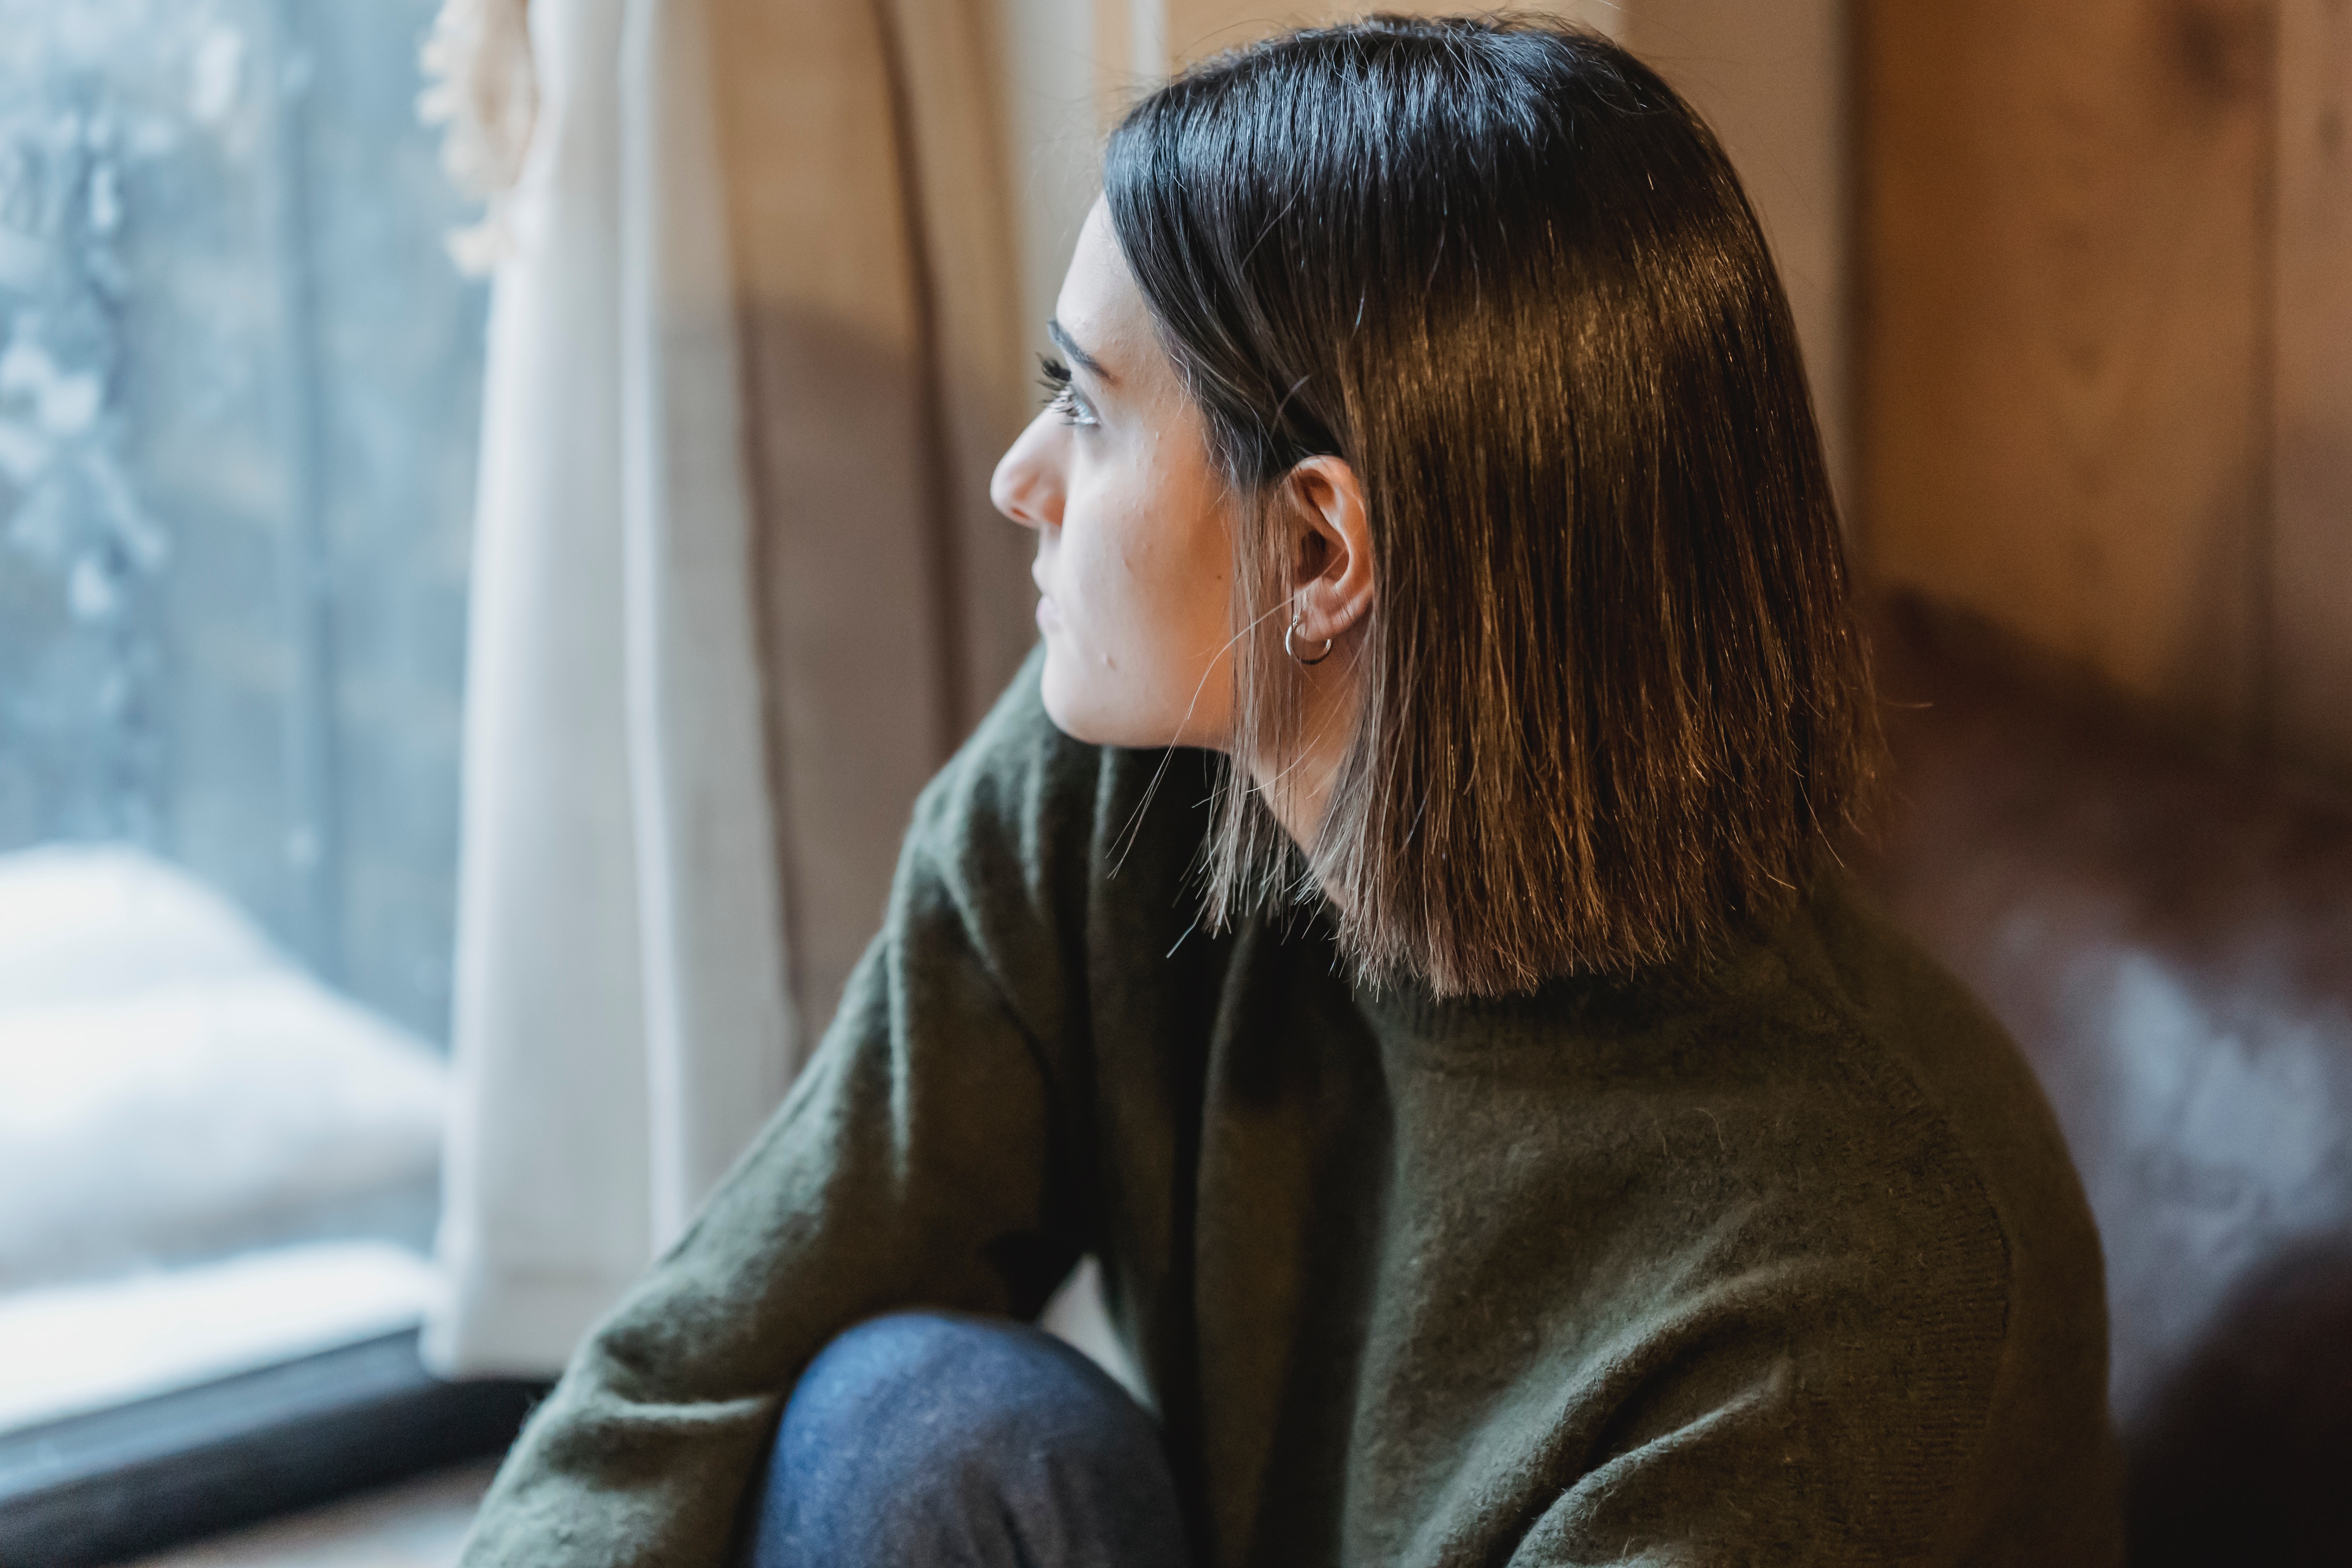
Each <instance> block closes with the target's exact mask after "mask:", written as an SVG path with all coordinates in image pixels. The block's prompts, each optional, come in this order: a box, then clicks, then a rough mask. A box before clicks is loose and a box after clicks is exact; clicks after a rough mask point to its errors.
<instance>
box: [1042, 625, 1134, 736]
mask: <svg viewBox="0 0 2352 1568" xmlns="http://www.w3.org/2000/svg"><path fill="white" fill-rule="evenodd" d="M1069 663H1070V654H1069V651H1068V650H1067V649H1066V648H1064V647H1058V646H1056V644H1055V639H1054V638H1051V637H1048V638H1047V639H1046V641H1045V675H1044V677H1043V679H1041V680H1040V681H1039V691H1040V695H1041V696H1042V697H1043V698H1044V699H1045V717H1046V718H1048V719H1051V720H1052V721H1054V728H1055V729H1056V730H1059V731H1061V732H1062V733H1063V734H1065V735H1067V736H1068V737H1069V738H1070V739H1071V740H1073V741H1083V742H1086V743H1087V744H1088V745H1090V746H1102V745H1110V744H1114V743H1115V742H1112V740H1111V739H1110V737H1109V736H1108V734H1107V733H1105V732H1104V726H1103V723H1102V721H1103V718H1104V715H1103V713H1102V711H1101V710H1100V704H1099V702H1098V701H1097V700H1089V699H1090V698H1091V697H1092V695H1093V694H1091V693H1089V692H1087V690H1086V689H1084V685H1083V683H1082V682H1080V681H1077V680H1074V679H1072V678H1071V673H1070V669H1069Z"/></svg>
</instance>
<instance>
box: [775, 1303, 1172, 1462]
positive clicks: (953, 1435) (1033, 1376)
mask: <svg viewBox="0 0 2352 1568" xmlns="http://www.w3.org/2000/svg"><path fill="white" fill-rule="evenodd" d="M1158 1441H1159V1439H1158V1434H1157V1433H1156V1431H1155V1430H1154V1429H1153V1427H1152V1425H1151V1422H1150V1418H1149V1417H1148V1416H1146V1415H1144V1414H1143V1412H1142V1411H1141V1410H1140V1409H1139V1408H1138V1407H1137V1406H1136V1405H1135V1404H1134V1402H1133V1401H1132V1400H1130V1399H1129V1398H1128V1397H1127V1395H1126V1394H1125V1393H1124V1392H1123V1391H1121V1390H1120V1388H1119V1387H1118V1384H1115V1383H1113V1382H1111V1380H1110V1378H1109V1377H1108V1374H1106V1373H1103V1372H1102V1371H1101V1369H1099V1368H1098V1367H1097V1366H1095V1365H1094V1363H1091V1362H1089V1361H1087V1359H1086V1358H1085V1357H1084V1356H1083V1355H1081V1354H1080V1353H1079V1352H1076V1350H1073V1349H1072V1348H1071V1347H1070V1346H1068V1345H1066V1344H1065V1343H1063V1342H1061V1341H1059V1340H1056V1339H1055V1338H1054V1337H1053V1336H1051V1335H1049V1334H1047V1333H1045V1332H1044V1331H1041V1330H1038V1329H1034V1328H1032V1327H1030V1326H1029V1325H1027V1324H1025V1323H1016V1322H1012V1321H1005V1320H997V1319H987V1318H973V1317H966V1316H962V1315H960V1314H957V1313H952V1312H940V1311H905V1312H892V1313H889V1314H887V1316H884V1317H879V1318H873V1319H869V1320H867V1321H865V1322H862V1323H859V1324H857V1325H856V1327H854V1328H851V1329H847V1330H845V1331H843V1332H842V1333H841V1334H840V1335H839V1336H838V1337H836V1338H835V1340H834V1341H833V1342H831V1343H830V1344H828V1345H826V1346H825V1348H824V1350H823V1351H822V1352H819V1353H818V1355H817V1357H816V1359H815V1360H814V1361H812V1362H811V1363H809V1365H808V1370H807V1371H806V1372H804V1373H802V1375H801V1380H800V1383H799V1384H798V1385H797V1386H796V1387H795V1388H794V1389H793V1395H792V1399H791V1402H790V1403H789V1404H788V1405H786V1406H785V1410H784V1417H783V1425H782V1431H781V1432H780V1434H779V1447H780V1449H791V1450H794V1451H796V1452H798V1453H800V1454H803V1455H808V1456H811V1457H814V1455H817V1454H827V1455H833V1456H839V1457H842V1458H847V1457H849V1456H852V1455H855V1456H856V1457H857V1458H858V1460H859V1462H860V1464H861V1468H864V1469H865V1471H866V1476H867V1477H868V1478H869V1479H874V1480H879V1479H883V1478H884V1477H885V1476H887V1475H889V1474H893V1473H896V1474H901V1475H909V1476H917V1477H924V1478H929V1479H932V1480H937V1479H939V1478H940V1477H942V1476H943V1475H946V1474H950V1473H955V1472H961V1471H966V1470H968V1469H970V1468H972V1467H975V1466H977V1467H981V1468H987V1467H991V1466H994V1465H998V1464H1002V1463H1004V1462H1007V1461H1010V1460H1013V1459H1016V1458H1033V1457H1034V1456H1036V1455H1038V1454H1039V1453H1040V1452H1041V1451H1042V1450H1046V1449H1056V1448H1066V1447H1074V1446H1075V1447H1080V1448H1082V1449H1087V1450H1092V1451H1095V1452H1097V1453H1101V1454H1104V1455H1105V1456H1106V1457H1110V1456H1115V1455H1118V1454H1121V1453H1139V1452H1140V1451H1142V1450H1144V1449H1153V1450H1156V1448H1157V1446H1158ZM779 1457H780V1458H782V1454H781V1453H780V1455H779Z"/></svg>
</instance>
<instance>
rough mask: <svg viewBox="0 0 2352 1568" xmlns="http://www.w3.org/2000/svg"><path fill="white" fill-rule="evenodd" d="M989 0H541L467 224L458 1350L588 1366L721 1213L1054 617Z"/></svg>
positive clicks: (448, 1339) (499, 69)
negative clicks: (482, 392) (596, 1322)
mask: <svg viewBox="0 0 2352 1568" xmlns="http://www.w3.org/2000/svg"><path fill="white" fill-rule="evenodd" d="M503 3H505V4H506V5H509V7H511V6H512V3H513V0H503ZM499 4H501V0H454V4H453V9H455V8H457V5H465V6H467V7H470V8H474V9H480V8H482V7H486V6H491V7H494V6H496V5H499ZM991 15H992V12H991V10H990V8H989V7H988V6H987V5H985V4H979V3H972V0H873V3H851V4H832V5H826V4H818V3H815V0H537V3H536V4H533V5H530V7H529V12H528V18H529V33H528V41H529V48H530V60H529V62H528V65H529V67H530V69H529V71H528V73H527V79H531V80H534V81H535V84H536V111H535V116H534V117H533V119H532V121H531V124H530V135H529V142H528V151H527V153H525V154H524V155H523V156H522V157H521V158H520V165H519V169H520V172H519V174H518V175H517V177H516V179H515V182H514V184H513V186H512V188H511V189H510V190H506V191H504V192H502V193H501V194H500V195H499V199H498V202H497V212H498V221H497V223H496V224H495V225H494V226H492V228H491V230H490V231H488V232H487V233H484V232H481V231H478V233H477V234H476V235H475V236H474V237H472V239H471V243H472V244H473V245H474V246H475V247H477V248H478V251H479V252H481V253H485V254H489V255H494V256H495V257H496V266H497V276H496V281H495V292H494V299H493V304H492V311H491V324H490V343H489V356H488V385H487V392H486V407H485V414H484V430H483V451H482V474H481V484H480V494H479V500H478V519H477V536H476V544H475V551H476V557H475V575H474V589H473V592H474V601H473V608H472V632H471V637H472V642H471V662H470V665H469V668H468V677H467V679H468V685H467V759H466V773H465V822H464V847H463V864H462V868H461V879H460V880H461V888H460V910H459V936H458V962H457V980H456V985H457V1002H456V1019H455V1026H454V1038H455V1052H456V1061H457V1084H458V1094H457V1101H458V1103H457V1110H456V1112H455V1116H454V1125H453V1126H452V1128H451V1131H450V1137H449V1157H448V1168H447V1181H446V1200H445V1202H446V1207H445V1213H444V1218H443V1226H442V1239H441V1254H442V1261H443V1264H444V1267H445V1269H446V1276H447V1281H448V1290H447V1297H446V1301H445V1302H444V1303H443V1305H442V1307H441V1308H440V1310H438V1311H437V1312H436V1316H435V1317H434V1319H433V1321H432V1322H431V1323H430V1324H429V1326H428V1332H427V1336H426V1349H427V1353H428V1356H429V1357H430V1358H431V1359H432V1361H433V1362H434V1363H435V1364H436V1366H437V1367H438V1368H440V1369H442V1370H445V1371H447V1372H450V1373H547V1372H551V1371H553V1370H554V1369H555V1368H557V1367H559V1366H560V1365H561V1364H562V1362H563V1360H564V1358H565V1357H566V1356H567V1355H568V1354H569V1352H570V1351H571V1348H572V1344H573V1343H574V1342H576V1341H577V1339H578V1337H579V1335H580V1333H581V1331H583V1329H584V1328H585V1327H586V1326H587V1325H588V1324H589V1323H590V1322H591V1321H593V1319H594V1318H595V1317H596V1316H597V1315H598V1314H599V1313H601V1312H602V1311H603V1310H604V1308H605V1307H606V1306H608V1305H609V1304H610V1303H611V1301H612V1300H614V1297H616V1296H617V1295H618V1293H619V1292H620V1291H621V1290H622V1289H625V1287H626V1285H627V1284H628V1282H629V1281H630V1280H632V1279H635V1277H636V1276H637V1275H638V1274H639V1273H640V1272H642V1270H643V1269H644V1268H645V1266H646V1263H647V1262H648V1260H649V1259H650V1258H652V1257H653V1256H654V1254H655V1253H656V1251H658V1250H659V1249H660V1248H661V1247H664V1246H666V1245H667V1243H668V1241H669V1240H671V1239H672V1238H673V1237H675V1236H676V1235H677V1232H678V1231H679V1230H680V1229H681V1228H682V1227H683V1226H684V1225H685V1224H686V1222H687V1221H688V1219H689V1218H690V1217H691V1215H692V1214H693V1212H694V1210H695V1208H696V1207H697V1205H698V1204H699V1203H700V1201H701V1199H702V1197H703V1195H704V1194H706V1193H707V1192H708V1191H709V1188H710V1186H711V1185H712V1184H714V1183H715V1182H716V1181H717V1180H718V1178H719V1175H720V1174H722V1173H723V1172H724V1170H725V1169H726V1166H727V1164H728V1163H729V1162H730V1161H731V1160H732V1159H733V1158H734V1156H735V1154H736V1153H737V1152H739V1151H740V1149H741V1147H742V1146H743V1145H744V1143H745V1142H748V1141H749V1139H750V1137H751V1133H752V1132H753V1131H755V1130H756V1128H757V1127H758V1125H759V1124H760V1123H761V1121H763V1120H764V1119H765V1118H766V1116H767V1115H768V1113H769V1112H770V1111H771V1110H772V1109H773V1108H774V1106H775V1105H776V1104H777V1102H778V1101H779V1100H781V1099H782V1094H783V1092H784V1089H785V1088H786V1087H787V1085H788V1083H789V1081H790V1079H791V1075H792V1072H793V1068H794V1067H795V1066H796V1065H797V1062H798V1059H799V1057H800V1055H801V1054H802V1051H803V1048H804V1046H805V1045H806V1044H807V1043H809V1042H810V1041H811V1040H812V1039H813V1037H814V1031H815V1029H816V1028H818V1027H821V1026H822V1025H823V1024H824V1021H825V1020H826V1018H827V1017H828V1016H829V1015H830V1013H831V1011H832V1007H833V1005H834V1001H835V997H836V996H837V995H838V994H839V992H840V989H841V985H842V983H843V981H844V979H845V976H846V974H847V972H848V969H849V967H850V965H851V964H852V963H854V962H855V961H856V955H857V952H859V951H860V949H861V948H862V947H863V946H864V944H865V942H866V940H867V938H868V937H869V936H870V935H871V933H872V932H873V931H874V929H875V927H876V926H877V922H878V921H879V918H880V914H881V910H882V904H883V900H884V898H885V896H886V894H887V888H888V882H889V876H890V871H891V868H892V866H893V864H894V862H895V859H896V855H897V847H898V837H899V835H900V833H901V831H902V830H903V828H904V826H905V823H906V818H907V813H908V809H909V807H910V806H911V805H912V803H913V799H914V796H915V794H916V793H917V791H918V790H919V788H920V787H921V785H922V783H923V782H924V780H925V779H927V778H928V777H929V774H930V773H931V772H932V771H933V770H934V769H936V768H937V767H938V765H939V764H940V762H941V761H943V760H944V758H945V756H946V755H947V752H949V751H950V749H951V748H952V746H953V745H954V743H955V742H956V741H957V740H958V739H959V738H960V737H961V735H962V733H963V732H964V731H966V730H967V729H968V728H969V726H970V725H971V722H972V721H974V720H975V719H976V718H977V716H978V714H979V712H980V711H981V710H982V707H983V706H984V704H985V703H986V701H987V700H990V699H991V698H992V696H993V694H994V692H995V691H996V689H998V688H999V687H1001V685H1002V684H1003V681H1004V680H1005V679H1007V678H1008V677H1009V675H1010V674H1011V672H1012V669H1013V667H1014V666H1015V665H1016V664H1017V663H1018V661H1019V659H1020V657H1021V655H1022V653H1023V651H1024V649H1025V647H1027V645H1028V642H1029V640H1030V638H1031V637H1032V635H1033V634H1032V630H1031V623H1030V618H1029V611H1030V595H1029V594H1028V592H1027V583H1026V577H1025V568H1024V561H1025V557H1026V550H1025V542H1024V540H1023V538H1022V537H1021V535H1020V533H1019V531H1017V530H1014V529H1013V528H1012V527H1011V526H1010V525H1008V524H1006V523H1004V522H1003V521H1002V520H1000V519H997V518H996V517H995V516H994V515H993V513H992V512H991V511H990V510H989V509H988V505H987V500H986V490H987V475H988V470H989V468H990V466H991V465H992V463H993V460H994V458H995V456H996V454H997V452H998V451H999V450H1001V449H1002V447H1003V443H1004V442H1005V441H1006V440H1007V439H1009V438H1010V437H1011V435H1012V434H1013V431H1014V430H1015V429H1016V428H1017V427H1018V425H1019V423H1020V421H1021V419H1022V418H1023V417H1024V406H1025V403H1026V395H1025V385H1024V383H1025V379H1026V378H1025V376H1024V372H1023V362H1022V357H1021V353H1020V351H1021V348H1022V334H1021V333H1020V331H1019V330H1018V327H1017V324H1016V323H1017V317H1016V303H1015V301H1016V297H1017V286H1016V282H1015V263H1014V257H1013V246H1012V239H1011V235H1012V231H1013V224H1012V221H1011V218H1010V216H1009V215H1008V214H1007V211H1006V207H1007V200H1006V198H1007V193H1008V184H1007V182H1006V181H1005V179H1004V178H1003V156H1002V145H1001V137H1000V131H999V123H998V117H999V113H1000V108H999V105H998V103H997V101H996V92H995V85H994V84H995V83H996V81H997V74H996V71H995V69H994V53H993V39H992V30H991V27H990V25H989V21H988V18H989V17H990V16H991ZM513 36H516V35H514V33H513V31H512V30H511V29H501V28H499V27H497V26H474V27H472V28H471V29H470V30H468V29H464V28H457V29H447V30H445V34H444V38H445V40H446V44H447V47H449V48H450V49H451V50H453V51H457V53H458V55H459V58H444V59H443V60H442V61H440V62H439V64H440V67H441V68H442V70H443V71H444V73H445V75H446V76H447V77H448V78H449V79H451V80H452V81H453V83H454V82H463V81H467V80H473V81H481V80H489V81H492V82H501V83H503V82H510V81H512V80H514V79H516V78H515V77H514V75H513V73H512V72H511V71H510V70H509V69H508V68H506V67H505V66H503V65H500V64H499V63H498V62H490V63H489V64H488V66H485V65H484V64H483V62H481V61H480V60H479V59H478V58H477V59H472V60H469V59H467V58H463V54H462V51H463V48H464V47H465V45H466V41H467V39H469V38H470V39H472V40H476V41H478V43H479V47H497V44H498V40H499V38H500V37H513Z"/></svg>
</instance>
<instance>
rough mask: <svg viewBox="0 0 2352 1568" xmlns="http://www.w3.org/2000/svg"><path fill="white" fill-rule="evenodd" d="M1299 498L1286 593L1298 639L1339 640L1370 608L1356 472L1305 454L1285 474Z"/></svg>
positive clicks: (1368, 549) (1368, 541) (1364, 521)
mask: <svg viewBox="0 0 2352 1568" xmlns="http://www.w3.org/2000/svg"><path fill="white" fill-rule="evenodd" d="M1284 483H1286V485H1288V486H1289V487H1290V490H1291V494H1292V496H1293V498H1294V499H1296V500H1297V503H1298V505H1297V515H1298V529H1299V535H1298V553H1297V560H1296V563H1295V565H1294V567H1293V572H1294V576H1293V578H1292V580H1291V584H1290V591H1291V593H1292V595H1294V598H1295V602H1296V604H1297V611H1298V635H1299V637H1301V638H1302V639H1305V640H1307V641H1312V642H1318V643H1319V642H1322V641H1323V640H1325V639H1326V638H1330V639H1332V640H1335V641H1336V640H1337V639H1338V638H1339V637H1344V636H1346V635H1347V634H1348V633H1349V631H1351V630H1353V629H1354V627H1355V626H1356V625H1357V624H1358V623H1359V622H1360V621H1361V620H1362V619H1363V618H1364V615H1365V613H1366V612H1367V611H1369V610H1370V608H1371V607H1372V590H1373V583H1372V531H1371V519H1370V517H1369V516H1368V515H1367V514H1366V512H1365V510H1364V491H1363V487H1362V486H1360V485H1359V484H1358V483H1357V482H1356V470H1355V469H1353V468H1349V466H1348V465H1347V463H1346V462H1345V461H1343V460H1342V459H1340V458H1328V457H1326V458H1306V459H1305V460H1304V461H1302V462H1300V463H1299V464H1297V466H1296V467H1295V468H1292V469H1291V470H1290V472H1289V474H1288V475H1287V476H1286V477H1285V479H1284Z"/></svg>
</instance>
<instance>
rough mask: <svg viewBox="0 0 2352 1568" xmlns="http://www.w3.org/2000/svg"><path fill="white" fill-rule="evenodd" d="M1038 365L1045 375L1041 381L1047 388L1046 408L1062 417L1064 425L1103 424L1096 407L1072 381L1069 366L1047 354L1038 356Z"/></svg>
mask: <svg viewBox="0 0 2352 1568" xmlns="http://www.w3.org/2000/svg"><path fill="white" fill-rule="evenodd" d="M1037 364H1038V368H1039V369H1041V370H1042V371H1044V373H1045V374H1044V375H1043V376H1041V377H1040V378H1039V379H1040V381H1041V382H1042V384H1044V386H1045V406H1046V407H1048V408H1050V409H1052V410H1053V411H1054V412H1055V413H1056V414H1058V415H1060V416H1062V423H1063V424H1065V425H1077V426H1097V425H1100V424H1101V423H1102V421H1101V420H1100V419H1099V418H1097V416H1096V415H1095V411H1094V405H1092V404H1089V403H1088V402H1087V399H1086V395H1085V394H1084V393H1082V392H1080V391H1079V390H1078V389H1077V385H1076V383H1074V382H1073V381H1072V380H1071V378H1070V367H1069V366H1068V365H1066V364H1064V363H1062V362H1061V361H1060V360H1057V359H1054V358H1051V357H1049V356H1047V355H1045V354H1039V355H1038V356H1037Z"/></svg>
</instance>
